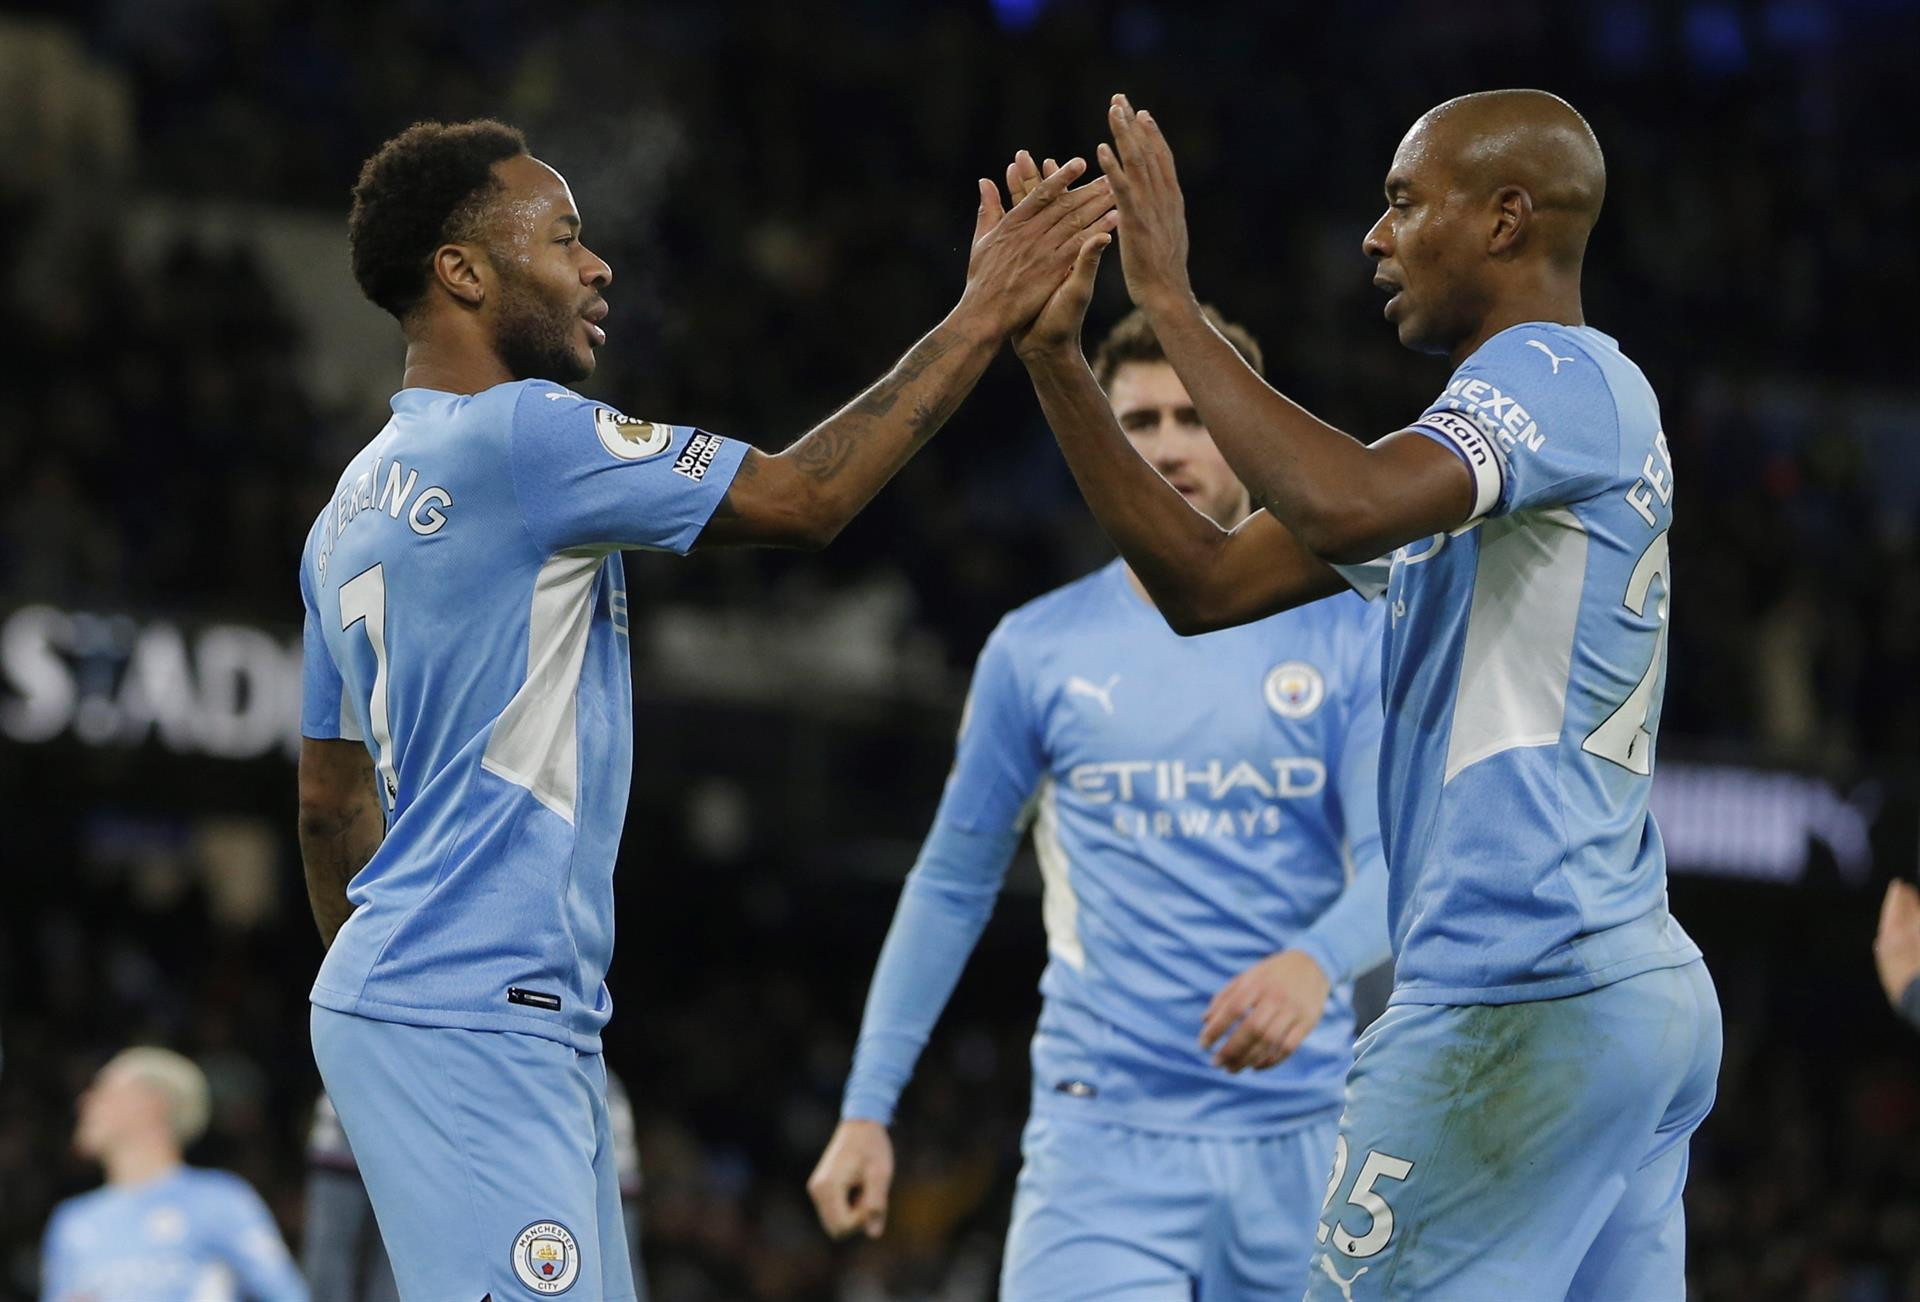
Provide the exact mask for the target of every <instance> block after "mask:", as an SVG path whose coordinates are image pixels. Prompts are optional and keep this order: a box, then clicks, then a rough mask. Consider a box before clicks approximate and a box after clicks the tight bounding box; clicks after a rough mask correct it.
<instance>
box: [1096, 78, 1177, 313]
mask: <svg viewBox="0 0 1920 1302" xmlns="http://www.w3.org/2000/svg"><path fill="white" fill-rule="evenodd" d="M1107 126H1108V127H1109V128H1110V129H1111V130H1112V132H1113V143H1112V144H1111V145H1104V144H1103V145H1101V146H1100V148H1099V150H1098V151H1097V152H1098V157H1099V159H1100V166H1101V168H1102V170H1104V171H1105V172H1106V174H1107V179H1108V180H1110V181H1111V182H1113V197H1114V202H1115V203H1116V204H1117V205H1118V206H1119V210H1120V265H1121V267H1122V268H1123V269H1124V270H1125V271H1126V274H1127V293H1128V295H1129V296H1130V297H1131V298H1132V299H1133V301H1134V302H1135V303H1136V304H1138V305H1139V306H1140V307H1143V308H1146V309H1147V310H1148V311H1149V312H1151V311H1152V310H1153V308H1154V305H1155V303H1156V302H1162V301H1166V300H1167V299H1168V298H1171V297H1181V296H1191V294H1192V293H1193V289H1192V287H1191V285H1190V283H1189V282H1188V279H1187V211H1186V200H1185V199H1184V198H1182V197H1181V194H1180V180H1179V178H1178V177H1177V176H1176V175H1175V174H1174V170H1173V150H1172V149H1171V148H1169V147H1168V145H1167V139H1166V137H1165V136H1163V135H1161V134H1160V124H1159V123H1157V122H1155V121H1154V120H1153V117H1152V115H1151V114H1149V113H1147V112H1146V111H1145V110H1139V111H1136V110H1135V109H1134V107H1133V105H1132V104H1131V103H1129V102H1128V101H1127V97H1126V96H1125V95H1115V96H1114V97H1113V102H1112V103H1111V104H1110V105H1108V107H1107Z"/></svg>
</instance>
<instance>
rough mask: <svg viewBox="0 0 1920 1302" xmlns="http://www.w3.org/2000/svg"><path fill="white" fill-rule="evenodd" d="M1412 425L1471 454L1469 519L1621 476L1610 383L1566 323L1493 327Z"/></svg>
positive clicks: (1585, 491)
mask: <svg viewBox="0 0 1920 1302" xmlns="http://www.w3.org/2000/svg"><path fill="white" fill-rule="evenodd" d="M1563 354H1566V355H1563ZM1412 429H1413V431H1414V432H1415V433H1416V434H1421V435H1424V436H1426V437H1427V438H1430V439H1432V440H1433V441H1434V442H1436V443H1438V444H1440V445H1441V446H1442V447H1445V448H1449V449H1451V450H1452V451H1453V452H1454V454H1455V455H1457V456H1458V457H1459V458H1460V460H1461V461H1462V462H1464V463H1465V465H1466V467H1467V473H1468V474H1469V475H1470V476H1471V477H1472V479H1473V513H1472V514H1471V515H1469V516H1468V517H1467V520H1466V523H1469V524H1470V523H1472V522H1473V521H1475V520H1480V519H1484V518H1486V517H1488V516H1497V515H1506V514H1509V513H1510V512H1513V511H1525V510H1533V509H1537V508H1541V507H1550V506H1560V505H1564V504H1565V503H1568V502H1578V501H1581V500H1584V499H1585V498H1588V497H1592V496H1593V495H1594V494H1595V493H1597V492H1600V491H1601V490H1602V489H1604V488H1606V487H1607V486H1608V485H1609V484H1611V483H1613V482H1614V481H1615V480H1616V479H1618V478H1619V471H1620V418H1619V414H1618V412H1617V411H1616V410H1615V408H1614V403H1613V393H1612V390H1611V389H1610V388H1609V387H1608V385H1607V380H1606V376H1605V374H1604V373H1602V371H1601V370H1600V366H1599V364H1598V363H1597V362H1595V361H1594V360H1593V359H1592V358H1591V357H1590V356H1589V355H1588V354H1587V352H1586V350H1585V349H1584V348H1583V347H1582V346H1581V345H1580V344H1579V343H1578V342H1577V341H1575V340H1574V339H1573V337H1572V336H1570V335H1569V334H1567V333H1566V332H1565V331H1563V330H1549V329H1541V330H1538V331H1531V330H1528V329H1526V328H1524V327H1522V328H1519V329H1514V330H1509V331H1506V332H1505V333H1503V334H1499V335H1496V336H1494V338H1492V339H1490V340H1488V341H1487V343H1485V344H1484V345H1482V346H1481V348H1480V349H1479V351H1477V352H1476V353H1474V355H1473V356H1472V357H1469V358H1468V359H1467V360H1466V361H1465V362H1463V363H1461V365H1460V368H1459V369H1458V370H1456V371H1455V372H1454V373H1453V378H1452V379H1450V380H1449V381H1448V382H1447V387H1446V390H1445V392H1443V393H1442V394H1441V395H1440V396H1439V397H1438V398H1436V399H1435V400H1434V402H1433V405H1432V406H1430V407H1428V408H1427V410H1426V411H1425V412H1424V413H1423V414H1422V415H1421V417H1420V419H1419V420H1418V421H1416V422H1414V424H1413V426H1412Z"/></svg>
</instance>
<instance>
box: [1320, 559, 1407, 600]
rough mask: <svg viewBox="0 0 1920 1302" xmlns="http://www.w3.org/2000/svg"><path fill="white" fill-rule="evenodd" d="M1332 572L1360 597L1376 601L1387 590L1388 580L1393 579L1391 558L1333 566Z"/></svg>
mask: <svg viewBox="0 0 1920 1302" xmlns="http://www.w3.org/2000/svg"><path fill="white" fill-rule="evenodd" d="M1333 572H1334V573H1335V574H1338V575H1339V576H1340V577H1341V578H1343V579H1345V580H1346V581H1347V586H1348V587H1349V588H1352V589H1353V590H1354V591H1355V592H1357V593H1359V594H1360V595H1361V596H1362V597H1364V598H1366V599H1367V600H1368V601H1376V600H1378V599H1379V597H1380V594H1381V593H1383V592H1385V591H1386V590H1387V582H1388V580H1390V579H1391V578H1393V557H1391V556H1380V557H1376V558H1375V559H1373V560H1370V561H1361V562H1360V563H1359V564H1358V565H1335V566H1334V567H1333Z"/></svg>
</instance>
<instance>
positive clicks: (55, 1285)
mask: <svg viewBox="0 0 1920 1302" xmlns="http://www.w3.org/2000/svg"><path fill="white" fill-rule="evenodd" d="M71 1225H72V1221H71V1219H70V1218H69V1215H68V1212H67V1208H66V1207H64V1206H61V1207H56V1208H54V1209H53V1216H52V1217H51V1218H50V1219H49V1220H48V1221H47V1232H46V1234H45V1235H43V1236H42V1237H41V1240H40V1302H79V1299H78V1295H77V1294H76V1293H75V1292H74V1281H73V1262H74V1254H73V1247H72V1245H71V1244H70V1243H69V1242H68V1238H69V1237H70V1235H69V1230H70V1227H71Z"/></svg>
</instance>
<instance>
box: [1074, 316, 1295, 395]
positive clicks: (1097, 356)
mask: <svg viewBox="0 0 1920 1302" xmlns="http://www.w3.org/2000/svg"><path fill="white" fill-rule="evenodd" d="M1200 310H1201V312H1202V313H1203V314H1204V315H1205V316H1206V318H1207V320H1208V321H1209V322H1211V323H1212V324H1213V328H1214V329H1215V330H1218V331H1219V332H1220V333H1221V334H1223V335H1225V336H1226V339H1227V342H1228V343H1230V344H1232V345H1233V351H1235V352H1236V353H1239V354H1240V356H1241V357H1243V358H1245V359H1246V363H1247V365H1248V366H1251V367H1252V368H1253V369H1254V373H1255V374H1257V375H1265V374H1266V373H1267V363H1266V358H1265V357H1264V356H1262V355H1261V352H1260V341H1259V340H1257V339H1255V338H1254V337H1253V336H1252V335H1251V334H1250V333H1248V331H1247V328H1246V327H1245V326H1240V325H1235V324H1234V323H1233V322H1231V321H1229V320H1227V319H1226V318H1225V317H1223V316H1221V315H1220V311H1219V309H1218V308H1215V307H1213V306H1211V305H1207V306H1203V307H1202V308H1201V309H1200ZM1166 360H1167V354H1166V352H1165V351H1164V350H1163V349H1162V348H1161V347H1160V341H1159V340H1158V339H1156V338H1155V337H1154V334H1153V326H1152V325H1151V324H1149V323H1148V321H1147V314H1146V313H1145V312H1142V311H1141V310H1140V309H1139V308H1135V309H1134V310H1133V311H1131V312H1129V313H1127V314H1126V315H1125V316H1123V317H1121V318H1120V319H1119V320H1118V321H1116V322H1114V326H1113V329H1111V330H1109V331H1107V337H1106V338H1105V339H1102V340H1101V341H1100V346H1099V347H1098V348H1096V349H1095V350H1094V352H1093V378H1094V379H1096V380H1098V381H1099V382H1100V387H1101V388H1102V389H1111V388H1112V387H1113V377H1114V376H1115V375H1116V374H1118V373H1119V371H1120V368H1121V367H1122V366H1124V365H1126V364H1127V363H1128V362H1164V361H1166Z"/></svg>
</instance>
